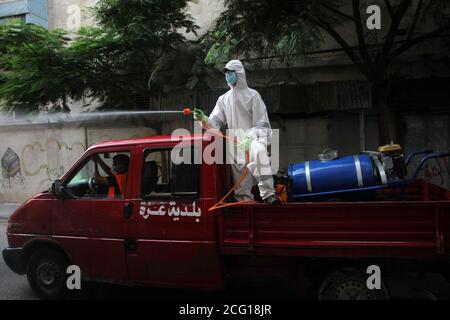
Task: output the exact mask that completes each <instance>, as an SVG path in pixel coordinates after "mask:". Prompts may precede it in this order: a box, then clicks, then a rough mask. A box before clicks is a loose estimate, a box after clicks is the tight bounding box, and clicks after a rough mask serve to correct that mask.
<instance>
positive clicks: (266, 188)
mask: <svg viewBox="0 0 450 320" xmlns="http://www.w3.org/2000/svg"><path fill="white" fill-rule="evenodd" d="M225 69H227V70H233V71H236V74H237V83H236V85H235V86H231V85H230V84H229V86H230V90H229V91H228V92H226V93H225V94H224V95H222V96H220V97H219V99H218V100H217V103H216V106H215V108H214V110H213V111H212V113H211V115H210V116H209V120H208V125H209V126H210V127H211V128H214V129H219V130H220V129H224V128H225V127H226V128H228V129H229V130H228V131H227V132H228V135H234V136H236V137H237V139H238V141H239V142H241V141H243V139H244V138H245V136H246V135H247V134H248V135H250V136H251V137H252V138H253V141H252V143H251V144H250V148H249V157H250V159H249V163H248V165H247V167H248V169H249V171H250V173H251V174H252V175H253V176H254V177H255V178H256V180H257V181H258V187H259V191H260V194H261V198H262V199H263V200H264V199H267V198H268V197H269V196H271V195H273V194H275V191H274V187H273V177H272V175H273V172H272V168H271V166H270V159H269V156H268V153H267V145H269V144H270V142H271V136H272V130H271V127H270V123H269V117H268V115H267V110H266V105H265V104H264V102H263V100H262V98H261V96H260V94H259V93H258V92H257V91H256V90H253V89H250V88H249V87H248V85H247V80H246V77H245V70H244V66H243V65H242V62H241V61H239V60H231V61H230V62H228V63H227V64H226V66H225ZM235 129H241V130H235ZM230 131H231V132H230ZM233 147H234V146H232V145H230V143H228V145H227V155H228V159H227V163H231V166H232V174H233V181H234V183H236V181H237V180H238V179H239V178H240V177H241V175H242V173H243V170H244V165H245V153H244V152H243V151H242V150H240V149H236V148H233ZM233 149H234V150H233ZM251 188H252V177H251V176H250V175H247V177H246V179H245V180H244V181H243V182H242V183H241V185H240V186H239V187H238V188H236V190H235V192H234V198H235V199H236V200H238V201H241V200H253V195H252V193H251Z"/></svg>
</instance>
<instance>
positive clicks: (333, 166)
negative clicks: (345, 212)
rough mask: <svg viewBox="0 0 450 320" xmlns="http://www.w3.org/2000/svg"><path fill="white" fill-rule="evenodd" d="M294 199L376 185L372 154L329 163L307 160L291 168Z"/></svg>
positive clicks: (289, 170)
mask: <svg viewBox="0 0 450 320" xmlns="http://www.w3.org/2000/svg"><path fill="white" fill-rule="evenodd" d="M288 175H289V177H290V178H291V179H292V186H291V194H290V196H291V197H295V196H304V195H307V194H309V195H314V194H318V193H321V192H330V191H343V190H350V189H358V188H365V187H371V186H374V185H376V183H377V180H376V175H375V170H374V165H373V163H372V159H371V158H370V156H369V155H365V154H360V155H354V156H347V157H343V158H338V159H335V160H328V161H320V160H313V161H306V162H301V163H294V164H290V165H289V169H288Z"/></svg>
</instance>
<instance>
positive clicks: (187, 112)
mask: <svg viewBox="0 0 450 320" xmlns="http://www.w3.org/2000/svg"><path fill="white" fill-rule="evenodd" d="M179 112H182V113H183V115H184V116H185V117H187V116H190V115H191V114H193V111H192V110H191V109H190V108H184V109H183V111H179ZM202 126H203V127H204V128H205V129H211V128H210V127H209V126H208V124H206V123H204V122H203V123H202ZM215 134H216V135H218V136H220V137H222V138H224V139H227V140H230V141H233V142H234V144H236V145H238V144H239V141H238V140H237V138H236V137H234V138H230V137H229V136H227V135H224V134H222V133H221V132H220V131H216V132H215ZM245 159H246V162H247V163H248V162H249V153H248V151H247V152H246V154H245ZM248 173H249V171H248V168H247V166H246V167H245V170H244V172H243V173H242V176H241V177H240V178H239V180H238V181H237V182H236V184H235V185H234V186H233V187H232V188H231V189H230V190H229V191H228V192H227V193H226V194H225V196H223V197H222V199H220V200H219V202H217V203H216V204H214V205H213V206H212V207H210V208H209V209H208V211H209V212H211V211H215V210H218V209H222V208H225V207H231V206H236V205H240V204H243V203H255V201H254V200H244V201H237V202H232V203H226V202H225V200H226V199H227V198H228V197H229V196H230V195H231V193H232V192H233V191H234V190H235V189H236V188H237V187H239V185H240V184H241V183H242V181H244V179H245V177H246V176H247V175H248Z"/></svg>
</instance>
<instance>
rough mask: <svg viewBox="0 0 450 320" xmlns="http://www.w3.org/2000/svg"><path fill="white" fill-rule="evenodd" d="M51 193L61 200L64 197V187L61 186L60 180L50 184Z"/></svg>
mask: <svg viewBox="0 0 450 320" xmlns="http://www.w3.org/2000/svg"><path fill="white" fill-rule="evenodd" d="M52 193H53V194H54V195H55V196H56V197H57V198H62V197H63V196H64V187H63V185H62V182H61V180H56V181H55V182H53V184H52Z"/></svg>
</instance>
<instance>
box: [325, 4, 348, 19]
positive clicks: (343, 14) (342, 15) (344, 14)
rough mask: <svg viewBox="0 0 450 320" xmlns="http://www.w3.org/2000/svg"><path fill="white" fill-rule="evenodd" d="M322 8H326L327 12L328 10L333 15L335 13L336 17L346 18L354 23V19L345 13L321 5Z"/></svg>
mask: <svg viewBox="0 0 450 320" xmlns="http://www.w3.org/2000/svg"><path fill="white" fill-rule="evenodd" d="M322 6H323V7H324V8H326V9H327V10H330V11H331V12H334V13H336V14H337V15H339V16H341V17H344V18H347V19H349V20H351V21H355V19H354V18H353V17H352V16H351V15H349V14H346V13H344V12H342V11H340V10H337V9H335V8H333V7H332V6H329V5H327V4H322Z"/></svg>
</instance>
